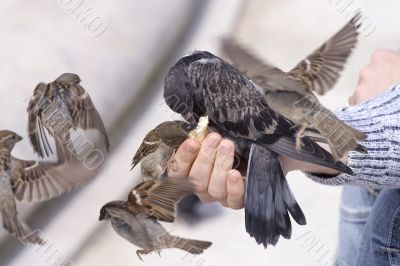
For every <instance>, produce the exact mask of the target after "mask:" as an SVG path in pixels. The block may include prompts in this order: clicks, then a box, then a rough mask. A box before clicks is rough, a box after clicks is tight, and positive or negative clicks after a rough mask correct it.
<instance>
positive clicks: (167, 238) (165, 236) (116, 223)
mask: <svg viewBox="0 0 400 266" xmlns="http://www.w3.org/2000/svg"><path fill="white" fill-rule="evenodd" d="M191 193H193V188H192V186H191V185H190V184H189V183H188V182H187V180H186V179H173V178H169V177H167V178H164V179H159V180H150V181H145V182H143V183H141V184H139V185H138V186H137V187H135V188H134V189H133V190H132V191H131V192H130V193H129V196H128V200H127V201H111V202H109V203H107V204H105V205H104V206H103V207H102V208H101V210H100V217H99V220H100V221H102V220H111V225H112V227H113V229H114V230H115V231H116V232H117V233H118V234H119V235H120V236H121V237H123V238H125V239H126V240H128V241H129V242H131V243H132V244H134V245H136V246H138V247H140V248H141V249H139V250H137V251H136V254H137V255H138V257H139V258H140V259H141V260H142V257H141V255H145V254H149V253H151V252H153V251H156V252H158V253H159V252H160V250H161V249H166V248H178V249H182V250H185V251H187V252H189V253H191V254H201V253H202V252H203V251H204V250H205V249H207V248H208V247H210V246H211V244H212V243H211V242H208V241H199V240H193V239H187V238H181V237H178V236H174V235H171V234H170V233H169V232H167V230H166V229H165V228H164V227H163V226H162V225H161V224H160V223H159V221H164V222H173V221H174V220H175V208H176V204H177V202H178V201H179V200H180V199H181V198H182V197H183V196H185V195H189V194H191Z"/></svg>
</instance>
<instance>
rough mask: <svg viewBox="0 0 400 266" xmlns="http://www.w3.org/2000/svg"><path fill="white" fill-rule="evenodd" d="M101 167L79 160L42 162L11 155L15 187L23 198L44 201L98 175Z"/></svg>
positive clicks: (13, 184) (17, 194) (18, 197)
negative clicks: (94, 166)
mask: <svg viewBox="0 0 400 266" xmlns="http://www.w3.org/2000/svg"><path fill="white" fill-rule="evenodd" d="M99 170H100V167H97V168H93V167H92V168H91V166H89V165H85V164H84V163H81V162H79V161H75V162H69V163H60V162H55V163H52V162H38V161H27V160H20V159H17V158H15V157H11V174H12V180H11V182H12V187H13V190H14V194H15V197H16V198H17V199H18V200H20V201H26V202H32V201H43V200H48V199H51V198H54V197H56V196H59V195H61V194H63V193H65V192H67V191H69V190H71V189H73V188H76V187H78V186H81V185H83V184H85V183H87V182H88V181H89V180H91V179H92V178H94V177H95V176H96V175H97V173H98V172H99Z"/></svg>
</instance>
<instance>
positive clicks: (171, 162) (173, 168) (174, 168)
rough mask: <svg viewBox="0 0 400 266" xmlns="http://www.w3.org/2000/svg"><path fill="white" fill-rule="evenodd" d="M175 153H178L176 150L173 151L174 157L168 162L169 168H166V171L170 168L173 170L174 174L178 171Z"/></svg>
mask: <svg viewBox="0 0 400 266" xmlns="http://www.w3.org/2000/svg"><path fill="white" fill-rule="evenodd" d="M175 153H176V150H174V151H173V153H172V156H171V158H169V160H168V162H167V166H166V167H165V169H164V171H165V170H166V169H168V168H170V169H172V170H173V171H174V172H176V171H178V169H177V164H176V160H175Z"/></svg>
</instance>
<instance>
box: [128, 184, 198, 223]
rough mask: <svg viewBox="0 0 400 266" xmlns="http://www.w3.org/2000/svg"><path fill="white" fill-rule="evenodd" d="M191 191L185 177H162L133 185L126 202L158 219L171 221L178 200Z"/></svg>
mask: <svg viewBox="0 0 400 266" xmlns="http://www.w3.org/2000/svg"><path fill="white" fill-rule="evenodd" d="M192 193H193V187H192V185H191V184H190V183H189V181H187V179H177V178H170V177H168V178H163V179H159V180H153V181H146V182H143V183H141V184H139V185H138V186H137V187H135V188H134V189H133V190H132V191H131V193H129V196H128V204H129V205H130V206H133V207H136V206H137V207H139V208H141V209H143V211H144V212H145V213H146V214H147V215H148V216H149V217H154V218H156V219H157V220H159V221H163V222H170V223H172V222H173V221H174V220H175V207H176V204H177V203H178V201H179V200H180V199H181V198H183V197H184V196H186V195H189V194H192Z"/></svg>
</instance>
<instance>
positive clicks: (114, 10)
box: [0, 0, 400, 266]
mask: <svg viewBox="0 0 400 266" xmlns="http://www.w3.org/2000/svg"><path fill="white" fill-rule="evenodd" d="M360 8H361V10H362V12H363V15H364V21H363V22H364V23H365V26H364V28H362V34H361V37H360V39H359V44H358V46H357V48H356V50H355V51H354V53H353V55H352V56H351V58H350V60H349V62H348V64H347V66H346V68H345V71H344V72H343V76H342V77H341V79H340V80H339V82H338V84H337V85H336V88H335V89H334V90H332V91H331V92H329V93H328V94H327V95H326V96H324V97H322V98H321V100H322V102H323V103H324V104H326V105H327V106H328V107H330V108H331V109H335V108H339V107H342V106H345V105H346V103H347V98H348V96H349V95H350V94H351V93H352V90H353V89H354V88H355V86H356V84H357V80H358V73H359V70H360V68H361V67H362V66H364V65H365V64H367V63H368V61H369V59H370V56H371V54H372V52H373V51H374V50H375V49H376V48H389V49H394V50H397V49H398V48H399V47H400V39H399V38H398V36H399V33H400V27H398V26H399V25H398V24H399V22H398V21H397V19H396V18H397V16H398V14H397V11H398V10H399V8H400V2H399V1H395V0H387V1H385V2H384V3H380V4H379V3H377V2H376V1H372V0H365V1H353V0H323V1H321V0H303V1H294V0H281V1H272V0H251V1H250V0H248V1H245V0H214V1H211V0H208V1H207V0H197V1H196V0H169V1H162V0H147V1H138V0H119V1H112V2H111V1H106V0H98V1H89V0H59V1H54V0H41V1H28V0H13V1H12V0H3V1H2V2H1V4H0V19H1V23H0V32H1V34H2V41H1V43H0V48H1V49H0V58H1V63H0V99H1V104H0V112H1V128H2V129H10V130H13V131H16V132H17V133H18V134H20V135H22V136H24V137H25V140H24V141H23V142H22V143H20V144H19V145H17V147H16V148H15V150H14V153H13V155H15V156H18V157H21V158H24V159H31V158H34V156H35V155H33V153H32V149H31V147H30V145H29V142H28V140H27V133H26V124H27V116H26V107H27V105H28V102H29V96H31V95H32V93H33V89H34V88H35V86H36V85H37V84H38V83H39V82H41V81H45V82H50V81H52V80H54V79H55V78H57V77H58V76H59V75H60V74H61V73H63V72H73V73H77V74H79V75H80V77H81V79H82V85H83V86H84V87H85V88H86V90H87V91H88V92H89V94H90V95H91V97H92V100H93V102H94V104H95V105H96V107H97V108H98V110H99V112H100V114H101V115H102V117H103V119H104V122H105V124H106V126H107V130H108V132H109V135H110V137H111V147H112V151H111V154H110V156H109V158H108V160H107V161H106V163H105V165H104V168H103V171H102V172H101V174H100V175H99V176H98V177H97V178H96V179H95V180H94V181H93V182H91V183H90V184H88V185H87V186H86V187H84V188H81V189H78V190H75V191H73V192H70V193H68V194H66V195H63V196H62V197H60V198H57V199H54V200H52V201H49V202H44V203H38V204H23V203H21V204H19V205H18V208H19V212H20V214H21V216H22V217H23V218H24V219H26V221H27V222H28V224H29V225H30V226H31V227H32V228H34V229H40V230H41V231H42V232H43V234H44V236H45V238H46V239H47V241H48V245H47V247H46V249H44V248H34V247H25V246H24V245H23V244H22V243H20V242H18V241H17V240H15V239H14V238H12V237H9V236H8V235H7V234H6V233H5V232H4V230H1V231H0V265H15V266H25V265H33V266H34V265H82V266H86V265H96V266H103V265H138V264H140V265H141V264H143V265H145V264H146V265H193V266H194V265H196V266H200V265H202V266H203V265H204V266H209V265H212V266H214V265H215V266H216V265H244V264H249V265H331V264H333V263H334V257H335V254H336V248H337V246H336V245H337V234H338V219H339V218H338V217H339V197H340V188H339V187H328V186H322V185H319V184H316V183H313V182H312V181H310V180H308V179H306V178H305V177H304V175H303V174H302V173H292V174H291V175H290V176H289V177H288V179H289V182H290V185H291V187H292V190H293V192H294V194H295V195H296V198H297V200H298V202H299V204H300V205H301V207H302V209H303V211H304V213H305V215H306V217H307V221H308V224H307V225H306V226H297V225H296V224H295V225H294V228H293V236H292V239H291V240H284V239H281V240H280V241H279V243H278V244H277V246H276V247H269V248H268V249H267V250H265V249H264V248H263V247H262V246H258V245H257V244H256V243H255V241H254V240H253V239H250V238H249V237H248V235H247V234H246V232H245V228H244V212H243V210H238V211H233V210H229V209H223V208H221V207H220V206H219V205H218V204H206V205H202V206H200V208H198V209H197V212H198V213H199V214H201V215H203V216H204V219H202V220H201V221H199V222H197V223H193V222H191V223H189V222H188V221H187V220H186V219H178V221H177V222H176V223H174V224H168V225H166V227H167V228H168V229H170V230H172V231H173V233H174V234H177V235H180V236H185V237H190V238H195V239H202V240H210V241H212V242H213V245H212V246H211V247H210V248H209V249H208V250H206V251H205V252H204V253H203V254H201V255H199V256H196V257H193V256H190V255H187V254H185V253H184V252H183V251H179V250H163V251H162V253H161V257H159V256H158V255H157V254H151V255H147V256H145V257H144V263H142V262H140V261H139V259H138V258H137V256H136V253H135V251H136V249H137V248H136V247H135V246H133V245H131V244H130V243H128V242H127V241H125V240H124V239H122V238H120V237H119V236H118V235H117V234H116V233H115V232H114V231H113V230H112V228H111V226H110V224H109V223H105V222H104V223H100V222H98V214H99V209H100V207H101V206H102V205H103V204H104V203H106V202H108V201H110V200H117V199H124V198H125V197H126V195H127V194H126V193H127V191H129V190H130V189H131V188H132V187H133V186H134V185H135V184H136V183H137V182H138V178H139V167H137V168H136V169H135V170H134V171H132V172H130V171H129V170H130V162H131V159H132V156H133V154H134V152H135V151H136V149H137V148H138V146H139V144H140V142H141V141H142V139H143V137H144V135H145V133H146V132H147V131H148V130H149V129H151V128H153V127H154V126H155V125H157V124H158V123H160V122H161V121H164V120H171V119H175V118H178V116H177V115H174V114H173V113H172V112H171V111H169V109H168V107H167V106H166V105H165V103H164V101H163V99H162V89H163V84H162V82H163V77H164V75H165V73H166V71H167V70H168V67H169V66H170V65H172V64H173V63H174V62H175V61H176V60H177V59H178V58H179V57H181V56H183V55H186V54H188V53H189V52H190V51H192V50H195V49H197V50H208V51H211V52H213V53H215V54H217V55H218V54H220V53H219V50H218V40H219V38H220V37H221V36H224V35H227V34H233V35H234V36H235V37H236V38H237V39H238V40H239V41H240V42H241V43H244V44H246V45H248V46H249V47H252V48H253V49H254V50H255V51H256V52H257V53H258V54H259V55H261V56H262V57H264V58H265V59H268V60H269V61H271V62H273V63H274V64H276V65H277V66H279V67H281V68H283V69H286V70H287V69H289V68H291V67H292V66H294V65H295V64H296V63H297V62H298V61H299V60H300V59H302V58H303V57H304V56H306V55H308V54H309V53H310V52H311V51H313V50H314V49H315V48H317V47H318V46H319V45H321V44H322V43H323V42H324V41H325V40H326V39H328V38H329V37H330V36H331V35H332V34H333V33H335V32H336V31H337V30H338V29H339V28H340V27H342V26H343V25H344V24H345V23H346V22H347V21H348V20H349V18H350V17H351V16H352V15H353V14H354V13H355V12H356V10H358V9H360ZM201 215H200V216H201ZM57 263H58V264H57Z"/></svg>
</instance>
